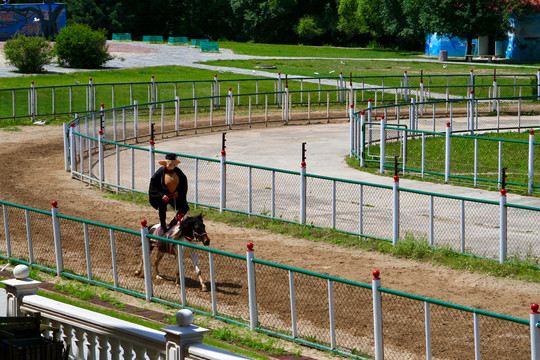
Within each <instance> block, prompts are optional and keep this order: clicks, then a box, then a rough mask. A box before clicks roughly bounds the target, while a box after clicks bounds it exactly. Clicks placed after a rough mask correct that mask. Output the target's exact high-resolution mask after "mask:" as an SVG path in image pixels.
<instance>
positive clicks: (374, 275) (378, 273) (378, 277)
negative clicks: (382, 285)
mask: <svg viewBox="0 0 540 360" xmlns="http://www.w3.org/2000/svg"><path fill="white" fill-rule="evenodd" d="M380 275H381V273H380V272H379V270H375V271H374V272H373V280H380V279H381V278H380Z"/></svg>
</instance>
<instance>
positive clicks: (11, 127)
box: [0, 126, 22, 132]
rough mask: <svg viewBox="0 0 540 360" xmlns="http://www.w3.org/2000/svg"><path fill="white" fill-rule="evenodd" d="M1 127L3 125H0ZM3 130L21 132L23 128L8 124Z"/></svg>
mask: <svg viewBox="0 0 540 360" xmlns="http://www.w3.org/2000/svg"><path fill="white" fill-rule="evenodd" d="M0 127H1V126H0ZM2 131H6V132H21V131H22V130H21V129H20V128H18V127H14V126H6V127H4V128H2Z"/></svg>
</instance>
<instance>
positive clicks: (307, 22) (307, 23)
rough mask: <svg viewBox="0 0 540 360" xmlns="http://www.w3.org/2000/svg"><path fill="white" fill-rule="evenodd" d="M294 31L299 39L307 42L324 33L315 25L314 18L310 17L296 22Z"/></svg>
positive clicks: (307, 16)
mask: <svg viewBox="0 0 540 360" xmlns="http://www.w3.org/2000/svg"><path fill="white" fill-rule="evenodd" d="M294 30H295V31H296V33H297V34H298V36H299V37H300V38H301V39H303V40H307V41H308V42H312V41H313V40H314V39H316V38H317V37H319V36H321V35H322V34H323V33H324V30H323V29H321V28H320V27H319V26H318V25H317V22H316V21H315V18H314V17H313V16H310V15H306V16H304V17H303V18H301V19H300V20H298V24H297V25H296V26H295V28H294Z"/></svg>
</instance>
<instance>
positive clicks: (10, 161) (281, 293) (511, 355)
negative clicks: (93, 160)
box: [0, 126, 540, 359]
mask: <svg viewBox="0 0 540 360" xmlns="http://www.w3.org/2000/svg"><path fill="white" fill-rule="evenodd" d="M0 154H1V157H2V159H3V164H2V168H3V169H2V171H1V172H0V189H1V190H0V194H1V196H0V199H1V200H4V201H8V202H12V203H15V204H20V205H25V206H29V207H33V208H37V209H42V210H47V211H49V210H50V207H51V201H53V200H56V201H57V202H58V204H59V208H60V212H61V213H62V214H65V215H69V216H73V217H77V218H82V219H88V220H92V221H95V222H98V223H103V224H109V225H114V226H118V227H122V228H127V229H132V230H136V231H138V230H139V229H140V221H141V220H142V219H147V220H148V221H149V222H151V223H153V222H156V221H157V212H156V211H154V210H153V209H151V208H149V207H141V206H137V205H133V204H129V203H123V202H119V201H116V200H110V199H107V198H104V197H103V194H102V193H100V192H99V191H98V190H96V189H94V188H92V187H89V186H87V185H85V184H84V183H81V182H79V181H75V180H72V179H71V178H70V175H69V173H67V172H65V171H64V158H63V141H62V128H61V127H60V126H35V127H24V128H21V131H0ZM48 221H50V220H47V225H48ZM205 223H206V227H207V231H208V233H209V235H210V237H211V240H212V242H211V244H210V247H212V248H215V249H219V250H223V251H227V252H231V253H236V254H240V255H245V251H246V244H247V243H248V242H252V243H254V244H255V251H256V253H255V256H256V257H257V258H259V259H262V260H267V261H271V262H274V263H281V264H284V265H289V266H293V267H296V268H300V269H305V270H310V271H313V272H317V273H323V274H328V275H332V276H336V277H340V278H345V279H349V280H353V281H358V282H361V283H371V278H372V276H371V273H372V271H373V270H375V269H377V270H379V271H380V272H381V278H382V286H383V287H385V288H389V289H393V290H398V291H402V292H406V293H410V294H415V295H421V296H426V297H429V298H433V299H438V300H442V301H446V302H450V303H454V304H459V305H463V306H468V307H474V308H478V309H483V310H487V311H490V312H495V313H500V314H504V315H509V316H514V317H519V318H523V319H528V318H529V311H530V305H531V303H534V302H538V301H540V285H539V284H532V283H526V282H521V281H515V280H508V279H499V278H493V277H490V276H486V275H479V274H472V273H468V272H466V271H453V270H449V269H446V268H442V267H437V266H432V265H430V264H425V263H419V262H414V261H406V260H401V259H396V258H393V257H389V256H384V255H380V254H377V253H374V252H369V251H361V250H350V249H343V248H340V247H337V246H332V245H327V244H323V243H312V242H309V241H306V240H302V239H296V238H292V237H288V236H281V235H276V234H271V233H268V232H264V231H258V230H252V229H244V228H237V227H231V226H228V225H224V224H221V223H214V222H210V221H208V220H206V221H205ZM75 226H81V225H80V224H78V225H75ZM14 231H15V232H16V233H17V232H20V239H21V240H20V242H21V243H22V242H25V241H26V238H25V232H23V231H22V228H21V230H20V231H17V230H16V229H15V230H14ZM64 231H66V236H65V238H66V242H65V243H64V246H65V249H64V252H65V254H64V256H65V266H66V268H69V269H72V270H79V269H85V259H84V256H81V255H80V254H84V243H83V242H82V240H81V239H77V237H76V236H69V234H67V233H68V232H69V230H64ZM77 231H78V233H81V231H80V230H77ZM63 235H64V234H63ZM51 237H52V235H51ZM18 238H19V235H15V236H14V237H13V238H12V239H11V241H12V242H15V244H14V248H16V247H17V246H19V247H23V244H18V243H17V242H16V239H18ZM38 238H39V237H38ZM0 241H1V242H2V245H1V246H2V250H3V249H4V245H3V244H4V243H5V239H4V235H3V232H2V234H0ZM137 241H140V237H139V238H138V239H137V238H136V237H133V236H125V237H124V236H118V237H117V238H116V242H117V252H118V254H117V261H118V263H119V264H120V265H119V266H120V269H119V272H120V277H121V279H120V280H121V281H125V282H129V283H130V284H133V286H135V287H140V288H141V290H142V289H143V282H142V279H140V278H136V277H134V276H133V273H134V271H135V269H136V268H137V266H138V262H139V254H140V248H137V247H136V244H137ZM39 243H40V241H39V239H36V243H35V244H34V245H35V246H36V247H38V246H39ZM42 243H43V244H45V243H47V244H51V243H52V239H49V238H43V239H42ZM91 253H92V260H93V266H94V268H95V269H101V270H94V273H95V276H99V275H100V274H103V275H102V276H103V277H105V276H106V274H109V273H110V267H111V266H110V264H111V262H110V261H111V260H110V241H109V237H108V234H104V236H100V237H96V238H94V239H92V244H91ZM35 256H36V258H43V259H45V258H52V259H54V250H53V248H51V247H50V246H48V247H47V248H46V249H42V250H41V251H36V254H35ZM199 259H200V260H201V263H202V270H203V273H204V274H208V260H207V259H205V258H203V259H201V256H199ZM186 261H187V260H186ZM215 261H216V274H218V275H217V278H216V282H217V283H218V289H217V301H218V303H219V306H220V308H219V309H218V310H219V311H225V312H227V313H232V314H238V315H242V314H245V315H244V317H247V315H248V314H247V312H248V310H247V303H243V302H244V300H243V299H247V296H246V295H245V293H246V291H247V290H246V285H245V283H244V282H245V281H246V280H245V279H244V278H243V277H242V273H244V272H245V263H244V262H243V261H240V260H236V259H232V258H228V257H224V256H216V258H215ZM257 266H259V265H257ZM161 268H162V269H167V268H170V269H171V270H170V272H169V274H170V276H169V277H168V279H167V280H165V281H160V282H155V294H156V296H164V297H166V298H168V299H171V300H174V301H180V298H179V290H178V288H176V287H175V286H174V285H173V284H172V282H171V281H170V280H172V279H173V276H174V270H173V269H174V262H173V260H167V262H166V261H164V262H163V263H162V265H161ZM190 269H191V267H186V271H187V272H186V276H188V277H190V279H193V280H189V281H188V282H187V287H188V289H190V290H191V291H189V294H188V301H189V302H192V303H194V304H198V305H199V306H204V307H206V308H207V307H208V306H209V305H208V304H210V301H211V298H210V293H199V292H197V291H195V290H194V289H195V288H196V286H197V282H196V281H195V280H194V279H195V278H194V276H193V274H192V273H191V272H190ZM258 270H259V269H258ZM261 270H262V271H260V272H258V273H257V287H258V288H257V290H258V296H259V297H272V301H265V302H264V303H265V304H269V305H266V306H265V307H262V308H260V309H259V311H260V315H259V316H260V317H259V320H260V322H261V323H262V324H263V325H265V326H269V327H273V326H275V327H280V326H278V325H282V324H284V325H285V326H290V315H289V313H290V308H289V307H290V305H289V302H288V296H289V295H288V279H287V274H286V272H283V271H278V270H276V269H272V268H267V267H265V268H264V269H261ZM100 271H101V273H100ZM162 272H163V273H167V272H166V271H163V270H162ZM295 284H296V286H297V295H298V298H297V308H298V309H302V310H299V314H298V318H299V322H300V321H302V319H303V318H304V317H309V318H310V319H311V318H320V321H318V322H317V321H316V322H313V323H312V324H311V325H310V326H311V328H312V331H313V332H312V333H310V332H309V331H308V332H306V333H303V334H301V335H303V336H310V335H313V336H315V335H316V336H317V338H323V340H326V341H328V340H329V339H325V338H324V336H321V335H319V334H320V332H319V329H324V328H325V327H327V326H328V303H327V300H326V299H327V296H328V295H327V289H326V286H327V285H326V282H325V281H324V280H321V279H315V280H314V279H312V278H308V277H307V276H302V275H301V276H298V277H297V278H295ZM334 292H335V301H336V309H339V310H336V327H337V335H338V336H344V337H346V336H348V335H349V334H350V335H351V336H354V337H355V338H357V339H358V338H360V339H365V342H364V343H363V344H358V343H357V344H350V345H351V347H355V346H359V347H360V348H364V349H366V350H368V352H370V349H371V348H372V338H371V332H372V322H373V320H372V316H373V315H372V313H371V299H370V297H371V292H370V291H367V290H364V289H358V288H353V287H352V286H348V285H347V286H345V285H342V284H337V285H335V289H334ZM382 298H383V307H384V308H385V311H386V312H385V314H384V316H383V322H384V327H385V346H387V347H386V348H385V355H386V356H387V358H390V359H403V358H408V359H417V358H418V359H420V358H424V357H425V355H424V353H425V350H424V347H425V345H424V340H423V338H422V337H420V338H418V337H417V336H415V335H414V334H421V333H422V332H423V326H424V325H423V311H424V310H423V307H422V303H421V302H418V301H412V300H410V301H409V300H402V299H401V300H400V301H397V296H395V295H389V294H383V297H382ZM238 299H242V300H240V301H239V300H238ZM404 305H405V308H406V311H404ZM409 305H410V306H409ZM347 309H348V310H347ZM349 311H350V312H351V313H354V316H350V313H349ZM303 312H305V313H303ZM313 314H315V316H314V315H313ZM317 314H319V315H317ZM404 314H406V316H404ZM463 314H464V313H463V312H458V311H455V310H451V309H448V308H444V307H440V306H436V307H435V306H434V307H433V308H432V322H433V323H437V324H439V325H440V324H442V325H441V326H437V327H434V326H432V336H433V337H434V339H435V338H436V339H439V340H434V343H433V355H434V358H437V359H470V358H473V357H474V349H473V344H472V342H471V339H472V326H473V321H472V314H470V316H469V317H467V318H465V317H464V315H463ZM353 318H354V319H355V320H354V321H353V320H351V319H353ZM358 318H361V319H365V322H363V323H359V322H358V321H357V320H356V319H358ZM483 319H484V320H482V321H481V328H482V331H484V333H487V332H489V335H490V339H491V341H490V344H489V345H490V348H487V346H486V347H485V348H482V352H483V355H485V358H489V359H526V358H530V348H529V346H530V344H529V343H527V342H526V340H527V338H526V337H524V338H522V337H520V338H519V339H512V338H511V336H510V333H509V331H508V329H507V328H506V327H504V326H501V325H502V324H500V323H497V321H496V320H493V321H492V320H491V319H489V318H483ZM452 322H462V323H463V326H460V327H459V329H460V330H459V332H456V331H455V330H453V328H452V327H451V324H452ZM304 328H307V329H309V328H310V327H309V326H308V327H304ZM525 330H526V329H525ZM464 331H465V332H464ZM386 333H388V335H386ZM525 334H527V332H525ZM441 339H442V340H441ZM457 342H459V343H460V346H459V347H458V348H459V349H456V344H457ZM516 342H517V343H519V344H521V345H523V346H521V345H520V346H521V348H522V349H521V350H516V345H515V343H516ZM510 344H512V345H510ZM520 351H522V352H521V353H520ZM527 354H528V355H527Z"/></svg>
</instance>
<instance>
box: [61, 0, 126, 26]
mask: <svg viewBox="0 0 540 360" xmlns="http://www.w3.org/2000/svg"><path fill="white" fill-rule="evenodd" d="M66 7H67V13H68V15H69V19H70V23H78V24H86V25H88V26H90V27H92V28H93V29H107V30H109V31H110V32H111V33H113V32H122V29H123V26H124V24H125V23H128V22H129V20H130V18H129V17H127V16H126V15H125V14H126V12H125V11H123V10H124V9H123V6H122V2H121V1H114V0H101V1H95V0H66ZM120 14H122V15H120Z"/></svg>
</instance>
